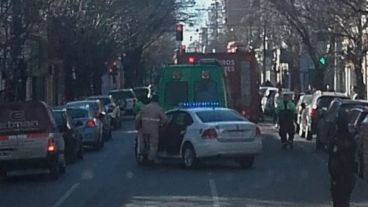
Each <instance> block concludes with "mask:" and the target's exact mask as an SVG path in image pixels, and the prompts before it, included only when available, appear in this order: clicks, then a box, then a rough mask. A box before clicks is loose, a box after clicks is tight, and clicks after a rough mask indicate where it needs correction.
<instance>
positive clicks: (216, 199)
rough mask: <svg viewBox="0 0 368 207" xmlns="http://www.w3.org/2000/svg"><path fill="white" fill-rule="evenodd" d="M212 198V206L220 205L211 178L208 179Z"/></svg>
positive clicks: (214, 184) (217, 206) (218, 206)
mask: <svg viewBox="0 0 368 207" xmlns="http://www.w3.org/2000/svg"><path fill="white" fill-rule="evenodd" d="M208 182H209V185H210V190H211V195H212V200H213V207H220V201H219V197H218V193H217V188H216V183H215V181H214V180H213V179H209V180H208Z"/></svg>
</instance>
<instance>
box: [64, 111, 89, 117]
mask: <svg viewBox="0 0 368 207" xmlns="http://www.w3.org/2000/svg"><path fill="white" fill-rule="evenodd" d="M68 112H69V114H70V116H71V117H72V119H79V118H85V117H88V110H87V109H68Z"/></svg>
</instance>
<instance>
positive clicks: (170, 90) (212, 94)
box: [157, 63, 227, 110]
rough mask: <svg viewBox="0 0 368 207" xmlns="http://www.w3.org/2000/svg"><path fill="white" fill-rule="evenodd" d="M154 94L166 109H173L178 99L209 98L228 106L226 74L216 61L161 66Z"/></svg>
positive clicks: (202, 99) (206, 100)
mask: <svg viewBox="0 0 368 207" xmlns="http://www.w3.org/2000/svg"><path fill="white" fill-rule="evenodd" d="M157 94H158V95H159V98H160V105H161V106H162V107H163V108H164V109H165V110H169V109H173V108H175V107H177V106H178V105H179V104H181V103H209V102H211V103H218V105H219V106H222V107H227V93H226V87H225V75H224V70H223V68H222V67H221V65H219V64H213V63H212V64H195V65H190V64H184V65H169V66H166V67H163V68H161V71H160V81H159V84H158V91H157Z"/></svg>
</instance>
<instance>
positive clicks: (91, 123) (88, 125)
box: [86, 119, 96, 128]
mask: <svg viewBox="0 0 368 207" xmlns="http://www.w3.org/2000/svg"><path fill="white" fill-rule="evenodd" d="M86 126H87V127H88V128H92V127H94V126H96V121H95V120H94V119H90V120H88V121H87V123H86Z"/></svg>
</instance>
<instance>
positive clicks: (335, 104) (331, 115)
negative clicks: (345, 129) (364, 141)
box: [316, 99, 368, 149]
mask: <svg viewBox="0 0 368 207" xmlns="http://www.w3.org/2000/svg"><path fill="white" fill-rule="evenodd" d="M367 106H368V102H367V101H356V100H344V99H335V100H334V101H332V102H331V105H330V107H329V109H328V111H327V112H322V114H321V116H320V120H319V122H318V126H317V139H316V148H317V149H323V148H325V147H326V146H327V145H328V144H329V141H330V140H331V137H333V136H335V134H336V127H335V126H336V122H337V119H338V118H339V116H346V117H348V115H349V113H350V111H351V110H352V109H353V108H358V107H361V108H364V107H367Z"/></svg>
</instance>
